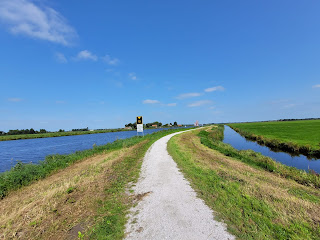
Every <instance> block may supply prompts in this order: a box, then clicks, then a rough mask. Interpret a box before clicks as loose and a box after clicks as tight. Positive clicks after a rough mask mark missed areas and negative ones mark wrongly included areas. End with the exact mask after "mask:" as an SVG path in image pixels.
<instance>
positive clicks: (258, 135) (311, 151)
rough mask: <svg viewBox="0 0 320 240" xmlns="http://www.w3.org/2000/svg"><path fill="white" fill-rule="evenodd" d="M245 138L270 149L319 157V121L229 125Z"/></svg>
mask: <svg viewBox="0 0 320 240" xmlns="http://www.w3.org/2000/svg"><path fill="white" fill-rule="evenodd" d="M229 126H230V127H231V128H232V129H234V130H235V131H237V132H238V133H239V134H241V135H242V136H244V137H245V138H247V139H249V140H252V141H257V142H258V143H259V144H262V145H266V146H268V147H270V148H272V149H279V150H282V151H286V152H289V153H293V154H296V155H298V154H304V155H306V156H310V157H315V158H319V157H320V142H319V139H320V120H307V121H288V122H258V123H239V124H229Z"/></svg>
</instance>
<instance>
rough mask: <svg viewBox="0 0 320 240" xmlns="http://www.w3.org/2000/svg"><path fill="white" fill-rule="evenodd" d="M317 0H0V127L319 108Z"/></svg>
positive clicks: (315, 111)
mask: <svg viewBox="0 0 320 240" xmlns="http://www.w3.org/2000/svg"><path fill="white" fill-rule="evenodd" d="M319 12H320V2H319V1H300V0H299V1H293V0H286V1H253V0H252V1H238V0H234V1H213V0H208V1H196V0H194V1H186V0H184V1H179V0H177V1H167V0H164V1H150V0H149V1H147V0H145V1H143V0H137V1H123V0H117V1H105V0H100V1H94V3H93V2H90V3H89V2H88V1H79V0H68V1H65V0H54V1H53V0H0V46H1V47H0V49H1V54H0V83H1V85H0V89H1V95H0V112H1V114H0V130H4V131H7V130H8V129H17V128H18V129H20V128H31V127H33V128H35V129H40V128H45V129H48V130H58V129H60V128H62V129H71V128H81V127H89V128H92V129H96V128H116V127H123V126H124V124H126V123H128V122H134V121H135V117H136V116H139V115H142V116H144V121H145V122H153V121H161V122H163V123H169V122H174V121H177V122H178V123H193V122H195V121H196V120H199V122H200V123H208V122H232V121H257V120H271V119H280V118H306V117H320V115H319V113H320V65H319V64H320V14H319Z"/></svg>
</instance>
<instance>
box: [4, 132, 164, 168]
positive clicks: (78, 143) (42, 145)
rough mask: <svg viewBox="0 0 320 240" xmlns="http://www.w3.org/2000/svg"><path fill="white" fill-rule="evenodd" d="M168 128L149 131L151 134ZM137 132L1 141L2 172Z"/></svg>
mask: <svg viewBox="0 0 320 240" xmlns="http://www.w3.org/2000/svg"><path fill="white" fill-rule="evenodd" d="M165 129H167V128H158V129H147V130H144V134H150V133H153V132H157V131H160V130H165ZM136 135H137V132H136V131H125V132H110V133H98V134H87V135H77V136H65V137H52V138H36V139H23V140H13V141H0V172H4V171H7V170H9V169H10V168H11V167H12V166H14V165H15V164H16V163H17V161H21V162H24V163H30V162H32V163H38V162H39V161H41V160H44V159H45V157H46V156H47V155H50V154H57V153H58V154H69V153H73V152H75V151H80V150H85V149H90V148H92V147H93V144H96V145H104V144H106V143H110V142H113V141H115V140H117V139H124V138H130V137H133V136H136Z"/></svg>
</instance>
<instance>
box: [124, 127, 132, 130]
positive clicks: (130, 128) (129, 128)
mask: <svg viewBox="0 0 320 240" xmlns="http://www.w3.org/2000/svg"><path fill="white" fill-rule="evenodd" d="M124 129H127V130H132V127H125V128H124Z"/></svg>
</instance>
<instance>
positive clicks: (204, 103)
mask: <svg viewBox="0 0 320 240" xmlns="http://www.w3.org/2000/svg"><path fill="white" fill-rule="evenodd" d="M208 104H212V101H210V100H202V101H196V102H193V103H190V104H189V105H188V107H200V106H203V105H208Z"/></svg>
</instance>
